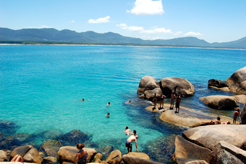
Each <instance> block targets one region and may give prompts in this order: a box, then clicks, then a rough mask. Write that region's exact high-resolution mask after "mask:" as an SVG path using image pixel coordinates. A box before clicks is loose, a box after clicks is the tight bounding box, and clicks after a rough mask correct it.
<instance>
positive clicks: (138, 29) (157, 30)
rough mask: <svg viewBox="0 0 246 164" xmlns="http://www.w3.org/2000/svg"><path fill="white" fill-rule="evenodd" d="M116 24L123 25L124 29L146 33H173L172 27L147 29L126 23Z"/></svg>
mask: <svg viewBox="0 0 246 164" xmlns="http://www.w3.org/2000/svg"><path fill="white" fill-rule="evenodd" d="M116 26H119V27H121V28H122V29H124V30H130V31H139V32H141V33H146V34H155V33H173V32H172V31H171V30H170V29H165V28H157V27H155V28H153V29H150V30H145V29H144V28H143V27H138V26H129V27H128V26H127V24H125V23H121V24H117V25H116Z"/></svg>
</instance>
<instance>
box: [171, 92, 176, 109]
mask: <svg viewBox="0 0 246 164" xmlns="http://www.w3.org/2000/svg"><path fill="white" fill-rule="evenodd" d="M175 99H176V95H175V94H174V92H172V94H171V99H170V101H171V103H170V109H173V106H174V100H175Z"/></svg>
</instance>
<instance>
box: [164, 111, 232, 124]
mask: <svg viewBox="0 0 246 164" xmlns="http://www.w3.org/2000/svg"><path fill="white" fill-rule="evenodd" d="M216 118H217V115H213V114H211V113H203V112H201V111H197V110H194V109H190V108H186V107H183V106H181V107H180V111H179V113H176V112H175V111H174V110H167V111H165V112H162V114H161V115H160V119H161V120H162V121H165V122H168V123H171V124H175V125H178V126H185V127H197V126H201V125H208V124H209V123H210V122H211V120H215V119H216ZM221 121H223V122H227V121H231V118H229V117H225V116H221Z"/></svg>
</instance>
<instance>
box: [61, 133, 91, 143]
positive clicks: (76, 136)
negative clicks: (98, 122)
mask: <svg viewBox="0 0 246 164" xmlns="http://www.w3.org/2000/svg"><path fill="white" fill-rule="evenodd" d="M90 138H91V137H90V136H89V135H87V134H85V133H83V132H81V131H80V130H73V131H71V132H69V133H66V134H64V135H62V136H60V137H59V138H58V140H59V141H61V143H62V144H63V145H77V144H78V143H84V142H85V141H87V140H89V139H90Z"/></svg>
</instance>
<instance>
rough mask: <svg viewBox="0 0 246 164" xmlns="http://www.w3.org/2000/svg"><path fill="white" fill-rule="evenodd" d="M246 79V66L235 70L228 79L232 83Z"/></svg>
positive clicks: (238, 82)
mask: <svg viewBox="0 0 246 164" xmlns="http://www.w3.org/2000/svg"><path fill="white" fill-rule="evenodd" d="M245 80H246V67H243V68H241V69H239V70H237V71H236V72H234V73H233V74H232V75H231V76H230V77H229V78H228V79H227V80H226V81H227V82H229V83H230V84H240V83H242V82H243V81H245Z"/></svg>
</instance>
